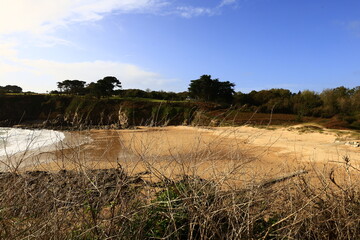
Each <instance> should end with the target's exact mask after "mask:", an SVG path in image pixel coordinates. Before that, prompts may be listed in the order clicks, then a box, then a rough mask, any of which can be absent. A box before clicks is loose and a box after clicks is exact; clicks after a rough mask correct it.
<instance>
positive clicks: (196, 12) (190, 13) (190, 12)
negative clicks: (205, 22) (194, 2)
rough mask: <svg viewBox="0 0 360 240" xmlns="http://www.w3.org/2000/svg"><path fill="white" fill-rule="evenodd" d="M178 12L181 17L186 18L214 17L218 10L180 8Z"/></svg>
mask: <svg viewBox="0 0 360 240" xmlns="http://www.w3.org/2000/svg"><path fill="white" fill-rule="evenodd" d="M177 12H178V14H179V15H180V16H182V17H185V18H192V17H198V16H202V15H207V16H213V15H215V14H216V13H217V11H216V9H212V8H204V7H190V6H187V7H178V8H177Z"/></svg>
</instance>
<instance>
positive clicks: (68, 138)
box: [0, 129, 91, 172]
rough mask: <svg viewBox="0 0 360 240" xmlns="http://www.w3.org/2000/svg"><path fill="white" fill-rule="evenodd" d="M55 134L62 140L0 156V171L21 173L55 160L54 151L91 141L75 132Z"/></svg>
mask: <svg viewBox="0 0 360 240" xmlns="http://www.w3.org/2000/svg"><path fill="white" fill-rule="evenodd" d="M51 130H52V129H51ZM54 131H55V130H54ZM57 132H61V133H62V134H64V138H63V139H62V140H60V141H57V142H55V143H53V144H49V145H46V146H42V147H38V148H34V149H29V150H24V151H21V152H17V153H15V154H9V155H7V156H6V155H4V156H0V171H6V172H11V171H22V170H23V169H27V168H29V167H30V168H31V167H35V166H37V165H40V164H44V163H49V162H52V161H54V160H56V156H55V152H56V151H59V150H62V149H66V148H70V147H74V146H78V145H82V144H84V143H86V142H89V141H91V139H88V138H87V137H86V136H80V134H76V131H57Z"/></svg>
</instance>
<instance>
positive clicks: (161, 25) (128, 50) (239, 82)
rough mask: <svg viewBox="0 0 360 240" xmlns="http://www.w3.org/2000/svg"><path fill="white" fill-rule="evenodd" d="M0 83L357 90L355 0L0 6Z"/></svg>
mask: <svg viewBox="0 0 360 240" xmlns="http://www.w3.org/2000/svg"><path fill="white" fill-rule="evenodd" d="M0 4H1V6H2V7H1V8H0V85H7V84H16V85H19V86H22V87H23V88H24V90H25V91H27V90H31V91H36V92H46V91H49V90H54V89H56V82H58V81H62V80H65V79H79V80H83V81H86V82H88V83H89V82H92V81H97V80H98V79H100V78H103V77H105V76H108V75H111V76H116V77H117V78H118V79H119V80H120V81H121V82H122V85H123V87H124V88H125V89H126V88H140V89H146V88H150V89H152V90H166V91H184V90H186V89H187V87H188V85H189V82H190V80H192V79H197V78H198V77H199V76H200V75H202V74H210V75H212V76H213V77H214V78H219V79H220V80H221V81H230V82H234V83H235V84H236V91H242V92H249V91H251V90H253V89H254V90H261V89H269V88H287V89H290V90H292V91H294V92H296V91H299V90H304V89H311V90H315V91H322V90H323V89H325V88H333V87H337V86H341V85H344V86H346V87H355V86H358V85H360V81H359V79H360V54H359V53H360V1H358V0H357V1H356V0H346V1H340V0H316V1H314V0H193V1H185V0H182V1H180V0H77V1H74V0H57V1H48V0H32V1H28V0H0Z"/></svg>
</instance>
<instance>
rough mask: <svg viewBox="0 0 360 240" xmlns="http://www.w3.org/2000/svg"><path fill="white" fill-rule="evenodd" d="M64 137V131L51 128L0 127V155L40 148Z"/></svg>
mask: <svg viewBox="0 0 360 240" xmlns="http://www.w3.org/2000/svg"><path fill="white" fill-rule="evenodd" d="M64 138H65V135H64V133H62V132H58V131H53V130H28V129H18V128H0V156H8V155H13V154H16V153H20V152H24V151H29V150H34V149H40V148H43V147H46V146H50V145H53V144H56V143H58V142H60V141H62V140H63V139H64Z"/></svg>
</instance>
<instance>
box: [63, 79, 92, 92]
mask: <svg viewBox="0 0 360 240" xmlns="http://www.w3.org/2000/svg"><path fill="white" fill-rule="evenodd" d="M85 84H86V82H84V81H79V80H64V81H62V82H58V83H57V86H58V89H59V90H60V92H63V93H68V94H76V95H80V94H84V93H85Z"/></svg>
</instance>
